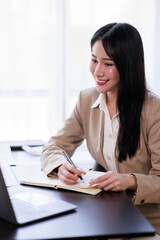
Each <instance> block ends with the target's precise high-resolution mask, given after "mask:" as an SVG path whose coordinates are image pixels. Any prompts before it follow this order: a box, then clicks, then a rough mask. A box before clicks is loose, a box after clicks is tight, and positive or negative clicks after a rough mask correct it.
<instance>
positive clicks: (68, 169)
mask: <svg viewBox="0 0 160 240" xmlns="http://www.w3.org/2000/svg"><path fill="white" fill-rule="evenodd" d="M82 174H86V172H85V171H83V170H81V169H78V168H76V167H75V166H73V165H71V164H70V163H69V162H66V163H64V164H62V165H61V166H60V167H59V169H58V177H59V179H60V180H61V181H62V182H63V183H65V184H67V185H72V184H74V183H76V182H77V180H78V177H79V176H81V175H82Z"/></svg>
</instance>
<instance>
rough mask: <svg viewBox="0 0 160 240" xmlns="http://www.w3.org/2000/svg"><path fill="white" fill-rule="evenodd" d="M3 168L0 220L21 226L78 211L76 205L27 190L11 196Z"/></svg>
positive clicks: (0, 192)
mask: <svg viewBox="0 0 160 240" xmlns="http://www.w3.org/2000/svg"><path fill="white" fill-rule="evenodd" d="M3 174H4V173H3V167H2V166H0V218H2V219H4V220H7V221H9V222H11V223H13V224H16V225H21V224H26V223H30V222H33V221H38V220H41V219H44V218H48V217H51V216H55V215H58V214H62V213H66V212H69V211H73V210H75V209H76V205H74V204H71V203H68V202H66V201H63V200H59V199H56V198H53V197H50V196H46V195H45V194H42V193H39V192H38V191H31V190H27V191H25V192H23V193H18V194H16V195H13V196H12V197H10V196H9V193H8V190H7V187H6V183H5V179H4V176H3Z"/></svg>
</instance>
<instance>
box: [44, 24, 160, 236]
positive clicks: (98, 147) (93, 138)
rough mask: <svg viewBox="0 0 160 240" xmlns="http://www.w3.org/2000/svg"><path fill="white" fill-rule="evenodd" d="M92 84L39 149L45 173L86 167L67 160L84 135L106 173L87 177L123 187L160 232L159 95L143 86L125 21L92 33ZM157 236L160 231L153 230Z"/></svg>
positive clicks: (135, 42)
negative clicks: (78, 166) (45, 144)
mask: <svg viewBox="0 0 160 240" xmlns="http://www.w3.org/2000/svg"><path fill="white" fill-rule="evenodd" d="M90 71H91V73H92V75H93V78H94V81H95V88H90V89H86V90H84V91H82V92H81V93H80V96H79V99H78V102H77V104H76V107H75V108H74V111H73V113H72V115H71V116H70V118H69V119H67V120H66V122H65V125H64V127H63V129H62V130H60V131H59V132H58V134H57V135H56V136H54V137H52V138H51V139H50V141H49V144H48V146H47V147H45V149H44V151H43V154H42V167H43V170H44V172H45V173H46V174H50V173H52V171H53V172H54V171H57V172H58V176H59V178H60V179H61V180H62V181H63V182H64V183H66V184H73V183H75V182H76V181H77V179H78V176H79V175H81V174H82V173H83V174H85V171H83V170H80V169H77V168H75V167H74V166H72V165H70V164H69V163H66V161H65V159H64V157H63V155H62V149H65V150H66V151H67V153H68V154H69V155H70V156H71V155H72V154H73V152H74V151H75V149H76V148H77V147H78V146H79V145H80V144H81V143H82V141H83V140H84V139H86V142H87V147H88V150H89V152H90V153H91V155H92V157H93V158H94V159H95V160H96V161H97V162H98V163H99V164H101V165H102V166H103V167H104V168H105V169H106V171H107V172H106V173H105V174H104V175H103V176H101V177H99V178H97V179H93V180H91V182H90V185H91V186H92V185H93V184H98V187H99V188H102V189H104V190H105V191H107V190H111V191H122V190H123V191H126V193H127V194H128V195H129V196H130V197H131V198H132V201H133V202H134V204H136V205H137V206H138V208H139V209H140V211H141V212H142V213H143V214H144V215H145V216H146V218H147V219H148V220H149V221H150V222H151V224H152V225H153V226H154V227H155V228H156V231H157V233H158V234H160V100H159V99H158V98H157V97H156V96H154V95H153V94H151V93H150V92H149V91H148V90H147V88H146V81H145V72H144V53H143V44H142V40H141V37H140V35H139V33H138V31H137V30H136V29H135V28H134V27H133V26H131V25H129V24H126V23H124V24H122V23H119V24H118V23H113V24H108V25H106V26H104V27H102V28H100V29H99V30H98V31H97V32H96V33H95V34H94V35H93V37H92V39H91V63H90ZM156 237H157V239H159V235H157V236H156Z"/></svg>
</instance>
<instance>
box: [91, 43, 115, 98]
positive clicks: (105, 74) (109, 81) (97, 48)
mask: <svg viewBox="0 0 160 240" xmlns="http://www.w3.org/2000/svg"><path fill="white" fill-rule="evenodd" d="M90 71H91V73H92V75H93V77H94V80H95V83H96V89H97V91H98V92H99V93H109V94H113V95H117V92H118V85H119V72H118V70H117V68H116V66H115V64H114V61H113V60H112V59H111V58H110V57H109V56H108V55H107V53H106V52H105V50H104V48H103V45H102V41H101V40H98V41H96V42H95V43H94V45H93V47H92V53H91V62H90Z"/></svg>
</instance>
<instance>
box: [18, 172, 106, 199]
mask: <svg viewBox="0 0 160 240" xmlns="http://www.w3.org/2000/svg"><path fill="white" fill-rule="evenodd" d="M103 174H104V172H98V171H87V172H86V174H85V175H84V176H83V180H80V179H78V181H77V183H76V184H73V185H65V184H63V183H62V182H61V181H60V180H59V178H58V177H57V176H56V175H52V176H50V177H47V176H46V175H45V173H44V172H40V173H38V174H36V175H34V176H31V177H28V178H26V179H23V180H21V181H20V183H21V184H26V185H34V186H41V187H51V188H56V189H57V188H63V189H67V190H71V191H77V192H82V193H87V194H92V195H95V194H97V193H99V192H100V191H102V190H101V189H99V188H98V187H97V185H94V186H92V187H90V185H89V182H90V179H93V178H97V177H99V176H101V175H103Z"/></svg>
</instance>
